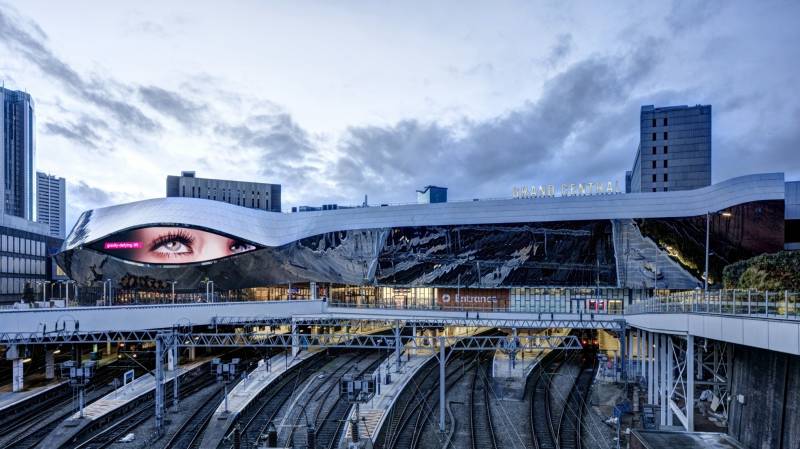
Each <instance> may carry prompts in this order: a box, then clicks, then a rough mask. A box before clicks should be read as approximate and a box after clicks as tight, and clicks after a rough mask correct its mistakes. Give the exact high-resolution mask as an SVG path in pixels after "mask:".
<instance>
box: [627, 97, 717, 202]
mask: <svg viewBox="0 0 800 449" xmlns="http://www.w3.org/2000/svg"><path fill="white" fill-rule="evenodd" d="M709 185H711V106H710V105H697V106H668V107H663V108H656V107H654V106H652V105H647V106H642V111H641V115H640V137H639V148H638V149H637V151H636V159H634V162H633V168H632V169H631V170H630V171H628V172H626V173H625V189H626V191H627V192H666V191H668V190H692V189H696V188H699V187H705V186H709Z"/></svg>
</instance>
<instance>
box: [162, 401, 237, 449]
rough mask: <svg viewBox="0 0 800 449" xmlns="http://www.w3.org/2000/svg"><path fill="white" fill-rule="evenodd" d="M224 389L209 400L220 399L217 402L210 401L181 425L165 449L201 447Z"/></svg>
mask: <svg viewBox="0 0 800 449" xmlns="http://www.w3.org/2000/svg"><path fill="white" fill-rule="evenodd" d="M222 391H223V388H222V387H219V388H217V389H216V391H215V392H213V393H211V395H210V396H209V398H218V399H217V400H210V399H209V400H208V401H206V402H205V403H203V405H201V406H200V408H198V409H197V410H195V412H194V413H192V415H191V416H190V417H189V419H187V420H186V421H184V422H183V424H181V425H180V427H179V428H178V430H177V431H175V432H174V433H173V434H172V436H171V437H170V438H169V440H167V444H166V445H164V449H194V448H196V447H198V446H199V445H200V435H202V434H203V430H204V429H205V428H206V426H207V425H208V422H209V421H210V420H211V417H212V415H214V411H215V410H216V409H217V407H218V406H219V404H220V402H222V399H221V398H219V396H220V394H221V393H222Z"/></svg>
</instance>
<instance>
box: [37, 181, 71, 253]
mask: <svg viewBox="0 0 800 449" xmlns="http://www.w3.org/2000/svg"><path fill="white" fill-rule="evenodd" d="M66 198H67V194H66V183H65V181H64V178H59V177H57V176H51V175H48V174H45V173H42V172H36V221H38V222H39V223H44V224H46V225H47V226H48V227H49V229H50V235H51V236H53V237H57V238H60V239H63V238H64V235H65V234H66Z"/></svg>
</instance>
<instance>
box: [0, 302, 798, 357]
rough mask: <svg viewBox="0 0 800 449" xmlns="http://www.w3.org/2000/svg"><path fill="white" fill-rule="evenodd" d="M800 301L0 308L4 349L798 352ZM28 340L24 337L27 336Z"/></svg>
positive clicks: (299, 303) (261, 304) (262, 304)
mask: <svg viewBox="0 0 800 449" xmlns="http://www.w3.org/2000/svg"><path fill="white" fill-rule="evenodd" d="M796 300H797V296H791V297H790V296H789V295H788V294H785V295H773V296H772V299H769V295H767V300H766V301H763V300H762V299H761V297H759V298H758V300H757V301H754V300H752V299H751V300H750V301H749V302H745V301H744V299H743V298H742V297H741V296H740V297H739V298H738V299H736V297H735V296H734V299H733V300H732V301H731V300H730V298H729V297H724V296H723V295H720V296H718V297H716V299H715V300H714V299H713V298H712V299H709V298H706V300H698V299H697V298H696V297H686V298H681V299H676V298H675V297H674V296H670V297H663V298H655V299H649V300H645V301H639V302H635V303H633V304H629V305H626V306H625V313H622V311H621V310H604V308H602V307H598V306H597V303H595V302H592V303H591V305H593V306H594V307H589V305H590V304H589V302H588V301H587V307H582V308H576V309H574V310H571V311H564V310H563V309H560V308H555V309H554V311H548V310H547V309H544V310H537V309H532V308H528V309H498V310H485V311H477V310H470V311H467V310H459V309H408V308H388V307H365V306H363V305H351V304H329V303H327V302H325V301H321V300H293V301H249V302H221V303H189V304H157V305H119V306H100V307H68V308H64V307H60V308H41V309H6V310H2V311H0V344H2V343H14V342H21V341H20V337H17V335H21V334H28V335H30V334H32V333H38V334H42V335H45V334H51V333H61V334H63V333H80V334H88V333H100V332H109V331H143V330H155V329H170V328H174V327H188V326H215V325H225V324H258V323H268V322H276V321H279V322H283V323H287V324H288V323H295V324H316V323H329V324H330V323H333V324H341V325H345V324H347V323H348V322H353V321H362V322H363V321H383V322H402V323H405V324H408V325H411V324H419V325H423V326H468V327H474V326H480V327H499V328H514V327H515V328H551V327H552V328H578V329H606V330H610V331H614V332H620V331H622V330H624V329H626V328H627V329H633V330H643V331H648V332H654V333H659V334H671V335H676V336H680V335H693V336H696V337H703V338H709V339H714V340H718V341H722V342H729V343H736V344H742V345H747V346H752V347H757V348H764V349H769V350H774V351H779V352H785V353H790V354H800V315H798V311H797V301H796ZM22 340H25V339H24V338H23V339H22Z"/></svg>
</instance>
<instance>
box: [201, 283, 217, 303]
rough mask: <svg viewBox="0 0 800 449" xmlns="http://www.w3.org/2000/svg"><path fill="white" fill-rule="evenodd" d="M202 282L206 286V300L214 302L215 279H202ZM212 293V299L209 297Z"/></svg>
mask: <svg viewBox="0 0 800 449" xmlns="http://www.w3.org/2000/svg"><path fill="white" fill-rule="evenodd" d="M200 283H201V284H205V286H206V302H214V281H211V280H208V279H204V280H202V281H200ZM209 294H210V299H209Z"/></svg>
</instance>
